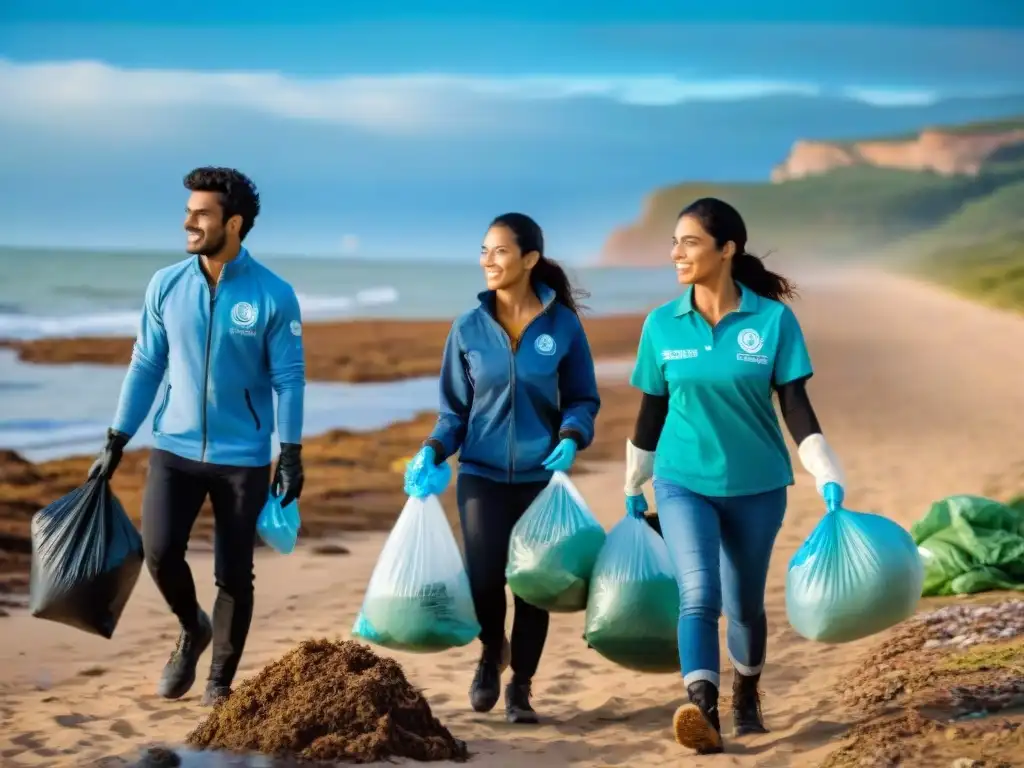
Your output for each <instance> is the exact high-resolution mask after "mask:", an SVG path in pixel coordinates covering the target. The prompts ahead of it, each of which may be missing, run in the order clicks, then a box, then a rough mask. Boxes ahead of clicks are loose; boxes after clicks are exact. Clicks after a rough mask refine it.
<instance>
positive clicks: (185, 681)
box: [157, 610, 213, 699]
mask: <svg viewBox="0 0 1024 768" xmlns="http://www.w3.org/2000/svg"><path fill="white" fill-rule="evenodd" d="M212 639H213V627H212V625H211V624H210V617H209V616H207V615H206V614H205V613H204V612H203V611H202V610H200V611H199V623H198V626H197V627H196V628H195V629H193V630H187V629H184V628H183V629H182V630H181V634H179V635H178V644H177V645H176V646H174V652H173V653H171V657H170V658H169V659H168V660H167V664H165V665H164V671H163V674H162V675H161V676H160V684H159V686H157V694H158V695H160V696H162V697H163V698H165V699H180V698H181V697H182V696H184V695H185V694H186V693H188V692H189V690H190V689H191V688H192V686H193V684H195V682H196V665H197V664H198V663H199V657H200V656H202V655H203V651H205V650H206V647H207V646H208V645H209V644H210V641H211V640H212Z"/></svg>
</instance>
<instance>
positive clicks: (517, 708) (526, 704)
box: [505, 678, 537, 725]
mask: <svg viewBox="0 0 1024 768" xmlns="http://www.w3.org/2000/svg"><path fill="white" fill-rule="evenodd" d="M505 719H506V720H508V722H510V723H516V724H530V725H532V724H534V723H536V722H537V713H536V712H535V711H534V710H533V707H532V706H531V705H530V681H529V680H527V681H526V682H519V681H517V680H515V679H514V678H513V680H512V682H511V683H509V684H508V685H507V686H505Z"/></svg>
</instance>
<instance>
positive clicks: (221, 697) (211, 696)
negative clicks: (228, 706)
mask: <svg viewBox="0 0 1024 768" xmlns="http://www.w3.org/2000/svg"><path fill="white" fill-rule="evenodd" d="M230 695H231V688H230V686H227V685H221V684H220V683H215V682H214V681H213V680H211V681H209V682H208V683H207V684H206V690H205V691H203V700H202V702H201V703H202V706H204V707H215V706H217V705H218V704H220V703H221V702H222V701H225V700H226V699H227V698H228V696H230Z"/></svg>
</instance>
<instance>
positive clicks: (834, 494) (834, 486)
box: [821, 483, 846, 512]
mask: <svg viewBox="0 0 1024 768" xmlns="http://www.w3.org/2000/svg"><path fill="white" fill-rule="evenodd" d="M821 498H823V499H824V500H825V509H827V510H828V511H829V512H838V511H839V510H840V509H842V506H843V499H845V498H846V493H845V492H844V491H843V486H841V485H840V484H839V483H825V486H824V487H823V488H822V489H821Z"/></svg>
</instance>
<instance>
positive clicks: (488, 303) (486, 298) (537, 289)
mask: <svg viewBox="0 0 1024 768" xmlns="http://www.w3.org/2000/svg"><path fill="white" fill-rule="evenodd" d="M533 291H534V293H536V294H537V298H538V299H540V303H541V304H543V305H544V308H543V309H542V310H541V311H542V312H545V311H547V309H548V308H549V307H550V306H551V305H552V304H554V303H555V290H554V288H552V287H551V286H549V285H546V284H544V283H534V284H533ZM494 294H495V292H494V291H482V292H480V293H478V294H477V295H476V297H477V298H478V299H479V300H480V305H481V306H482V307H483V308H484V309H485V310H487V311H488V312H490V313H491V314H493V313H494Z"/></svg>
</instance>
